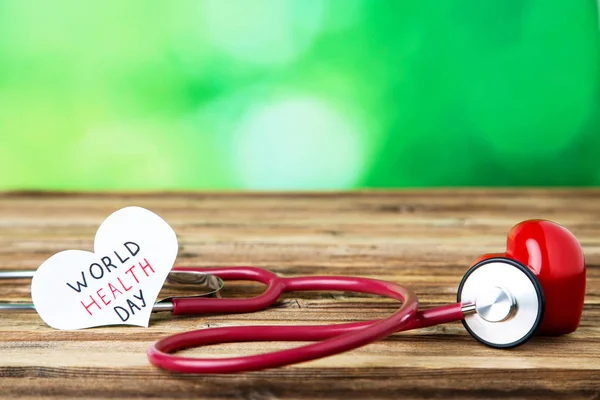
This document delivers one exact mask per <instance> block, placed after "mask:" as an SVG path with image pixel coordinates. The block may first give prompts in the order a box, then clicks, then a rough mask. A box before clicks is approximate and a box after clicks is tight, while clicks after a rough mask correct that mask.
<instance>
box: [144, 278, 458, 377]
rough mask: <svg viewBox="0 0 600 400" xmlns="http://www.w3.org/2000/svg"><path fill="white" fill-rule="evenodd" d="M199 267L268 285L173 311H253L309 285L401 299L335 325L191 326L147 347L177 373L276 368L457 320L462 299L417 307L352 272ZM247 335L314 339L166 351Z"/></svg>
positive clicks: (393, 288)
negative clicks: (208, 354)
mask: <svg viewBox="0 0 600 400" xmlns="http://www.w3.org/2000/svg"><path fill="white" fill-rule="evenodd" d="M202 271H203V272H206V273H209V274H213V275H216V276H218V277H219V278H221V279H223V280H248V279H250V280H255V281H259V282H263V283H265V284H267V290H266V291H265V292H264V293H263V294H261V295H259V296H256V297H254V298H251V299H209V298H196V299H193V298H192V299H190V298H185V299H175V300H174V302H173V306H174V307H173V314H198V313H217V312H218V313H227V312H234V313H240V312H252V311H257V310H259V309H263V308H265V307H267V306H268V305H270V304H272V303H274V302H275V301H276V300H277V299H278V298H279V296H280V295H281V294H282V293H284V292H292V291H308V290H334V291H338V290H339V291H352V292H359V293H369V294H376V295H380V296H385V297H388V298H392V299H395V300H398V301H400V302H402V305H401V306H400V308H399V309H398V310H396V311H395V312H394V313H393V314H392V315H390V316H389V317H386V318H384V319H381V320H374V321H366V322H353V323H347V324H335V325H316V326H315V325H312V326H311V325H309V326H238V327H219V328H208V329H202V330H196V331H191V332H185V333H180V334H176V335H173V336H169V337H167V338H164V339H162V340H159V341H158V342H156V343H155V344H153V345H152V346H151V347H150V348H149V349H148V352H147V354H148V359H149V360H150V362H151V363H152V364H153V365H155V366H157V367H160V368H162V369H166V370H169V371H172V372H180V373H201V374H209V373H234V372H245V371H253V370H259V369H265V368H275V367H281V366H284V365H290V364H295V363H299V362H305V361H310V360H315V359H318V358H322V357H327V356H330V355H334V354H339V353H342V352H344V351H348V350H352V349H356V348H358V347H361V346H364V345H366V344H369V343H371V342H374V341H376V340H379V339H382V338H384V337H386V336H389V335H391V334H392V333H395V332H400V331H405V330H409V329H416V328H420V327H425V326H432V325H437V324H440V323H446V322H452V321H457V320H461V319H462V318H463V312H462V309H461V304H460V303H456V304H450V305H447V306H442V307H437V308H434V309H430V310H426V311H423V312H419V311H418V300H417V296H416V295H415V294H414V293H413V292H412V291H410V290H408V289H406V288H405V287H403V286H400V285H397V284H395V283H392V282H386V281H381V280H375V279H367V278H357V277H332V276H316V277H299V278H280V277H278V276H277V275H275V274H273V273H271V272H269V271H265V270H262V269H259V268H252V267H241V268H240V267H234V268H207V269H204V268H203V269H202ZM249 341H316V343H311V344H308V345H303V346H300V347H297V348H293V349H286V350H279V351H275V352H270V353H264V354H258V355H251V356H243V357H230V358H221V359H216V358H191V357H181V356H176V355H172V354H170V353H173V352H176V351H179V350H183V349H188V348H193V347H199V346H206V345H211V344H219V343H232V342H249Z"/></svg>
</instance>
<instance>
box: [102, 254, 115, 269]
mask: <svg viewBox="0 0 600 400" xmlns="http://www.w3.org/2000/svg"><path fill="white" fill-rule="evenodd" d="M102 264H104V266H105V267H106V270H107V271H108V272H110V268H109V267H113V268H114V269H117V266H116V265H114V264H113V263H112V261H111V260H110V257H108V256H104V257H102Z"/></svg>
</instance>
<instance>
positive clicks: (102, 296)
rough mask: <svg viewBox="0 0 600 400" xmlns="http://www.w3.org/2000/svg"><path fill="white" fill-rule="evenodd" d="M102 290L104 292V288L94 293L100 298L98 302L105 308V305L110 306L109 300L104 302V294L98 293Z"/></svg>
mask: <svg viewBox="0 0 600 400" xmlns="http://www.w3.org/2000/svg"><path fill="white" fill-rule="evenodd" d="M103 290H104V288H101V289H98V290H97V291H96V294H97V295H98V297H100V300H102V302H103V303H104V305H105V306H107V305H109V304H110V300H109V301H108V303H107V302H106V301H105V300H104V298H105V297H106V295H105V294H100V292H101V291H103ZM90 305H91V304H90Z"/></svg>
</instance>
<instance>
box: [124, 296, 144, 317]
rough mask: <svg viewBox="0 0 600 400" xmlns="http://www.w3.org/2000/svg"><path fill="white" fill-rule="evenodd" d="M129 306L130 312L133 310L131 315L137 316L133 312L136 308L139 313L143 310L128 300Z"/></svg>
mask: <svg viewBox="0 0 600 400" xmlns="http://www.w3.org/2000/svg"><path fill="white" fill-rule="evenodd" d="M127 305H128V306H129V310H131V314H132V315H135V311H133V309H134V308H136V309H137V310H138V311H141V310H142V309H141V308H139V307H138V306H137V304H135V303H134V302H133V301H131V300H129V299H127Z"/></svg>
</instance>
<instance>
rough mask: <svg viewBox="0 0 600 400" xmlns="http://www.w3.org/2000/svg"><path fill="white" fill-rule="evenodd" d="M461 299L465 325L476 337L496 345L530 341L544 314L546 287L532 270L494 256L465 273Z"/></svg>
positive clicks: (459, 293) (508, 346)
mask: <svg viewBox="0 0 600 400" xmlns="http://www.w3.org/2000/svg"><path fill="white" fill-rule="evenodd" d="M457 299H458V301H459V302H460V303H462V304H463V312H464V313H465V317H464V319H463V325H464V326H465V328H466V329H467V331H468V332H469V333H470V334H471V336H473V337H474V338H475V339H477V340H479V341H480V342H482V343H484V344H486V345H488V346H491V347H496V348H510V347H515V346H518V345H520V344H522V343H524V342H526V341H527V340H528V339H529V338H531V336H533V334H534V333H535V331H536V330H537V328H538V327H539V326H540V324H541V322H542V317H543V314H544V295H543V291H542V288H541V286H540V284H539V282H538V279H537V278H536V277H535V275H534V274H533V272H531V270H530V269H529V268H527V267H525V266H523V265H521V264H520V263H518V262H516V261H513V260H511V259H508V258H500V257H498V258H491V259H487V260H483V261H481V262H479V263H477V264H475V265H474V266H473V267H471V268H470V269H469V270H468V271H467V273H466V274H465V275H464V277H463V279H462V281H461V283H460V285H459V287H458V295H457Z"/></svg>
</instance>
